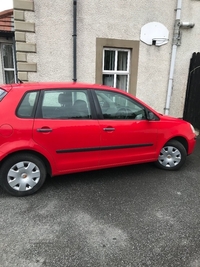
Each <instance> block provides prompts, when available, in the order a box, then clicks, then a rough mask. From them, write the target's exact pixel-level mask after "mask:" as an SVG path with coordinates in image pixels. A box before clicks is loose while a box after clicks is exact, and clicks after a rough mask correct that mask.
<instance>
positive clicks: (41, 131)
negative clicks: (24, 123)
mask: <svg viewBox="0 0 200 267" xmlns="http://www.w3.org/2000/svg"><path fill="white" fill-rule="evenodd" d="M52 131H53V130H52V129H51V128H40V129H37V132H39V133H49V132H52Z"/></svg>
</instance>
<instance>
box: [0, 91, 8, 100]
mask: <svg viewBox="0 0 200 267" xmlns="http://www.w3.org/2000/svg"><path fill="white" fill-rule="evenodd" d="M6 94H7V92H6V91H5V90H3V89H2V88H0V101H1V100H2V99H3V98H4V96H5V95H6Z"/></svg>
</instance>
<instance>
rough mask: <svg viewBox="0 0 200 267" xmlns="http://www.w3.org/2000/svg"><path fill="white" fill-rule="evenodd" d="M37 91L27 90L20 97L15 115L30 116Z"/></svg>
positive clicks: (31, 115)
mask: <svg viewBox="0 0 200 267" xmlns="http://www.w3.org/2000/svg"><path fill="white" fill-rule="evenodd" d="M36 97H37V92H29V93H27V94H26V95H25V96H24V98H23V99H22V101H21V103H20V105H19V107H18V109H17V116H18V117H21V118H32V117H33V110H34V106H35V102H36Z"/></svg>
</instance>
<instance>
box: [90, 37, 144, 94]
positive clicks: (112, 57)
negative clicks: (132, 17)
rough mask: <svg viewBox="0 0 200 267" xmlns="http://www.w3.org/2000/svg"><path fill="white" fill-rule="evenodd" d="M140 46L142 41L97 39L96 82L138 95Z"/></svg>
mask: <svg viewBox="0 0 200 267" xmlns="http://www.w3.org/2000/svg"><path fill="white" fill-rule="evenodd" d="M139 45H140V41H133V40H121V39H110V38H97V39H96V78H95V82H96V83H97V84H106V85H111V86H113V87H117V88H121V89H122V90H124V91H127V92H129V93H131V94H133V95H136V87H137V74H138V60H139Z"/></svg>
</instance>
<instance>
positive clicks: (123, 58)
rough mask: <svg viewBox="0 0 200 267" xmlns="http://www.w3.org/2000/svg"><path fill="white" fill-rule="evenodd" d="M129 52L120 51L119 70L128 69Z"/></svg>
mask: <svg viewBox="0 0 200 267" xmlns="http://www.w3.org/2000/svg"><path fill="white" fill-rule="evenodd" d="M127 63H128V52H125V51H118V61H117V70H124V71H126V70H127Z"/></svg>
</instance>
